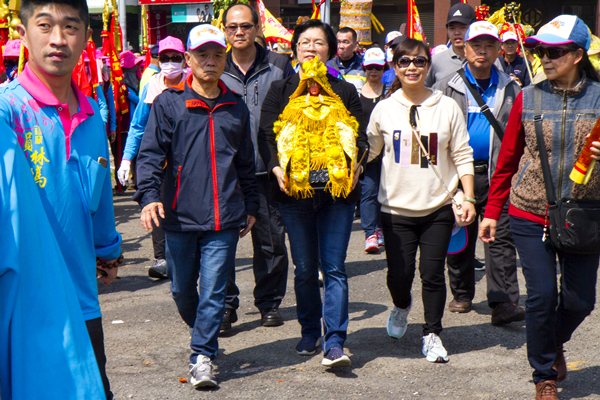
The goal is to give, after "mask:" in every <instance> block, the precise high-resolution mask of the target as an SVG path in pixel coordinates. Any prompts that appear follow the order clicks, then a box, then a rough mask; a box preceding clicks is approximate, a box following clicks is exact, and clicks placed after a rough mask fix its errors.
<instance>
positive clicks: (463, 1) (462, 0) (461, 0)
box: [460, 0, 469, 4]
mask: <svg viewBox="0 0 600 400" xmlns="http://www.w3.org/2000/svg"><path fill="white" fill-rule="evenodd" d="M460 2H461V3H465V4H469V2H468V1H467V0H460Z"/></svg>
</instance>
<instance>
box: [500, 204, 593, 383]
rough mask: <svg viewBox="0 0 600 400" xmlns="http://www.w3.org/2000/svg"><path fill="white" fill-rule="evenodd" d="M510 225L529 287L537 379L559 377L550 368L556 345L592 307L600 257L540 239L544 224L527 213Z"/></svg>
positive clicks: (528, 315) (531, 346) (529, 329)
mask: <svg viewBox="0 0 600 400" xmlns="http://www.w3.org/2000/svg"><path fill="white" fill-rule="evenodd" d="M510 229H511V232H512V235H513V239H514V241H515V245H516V246H517V251H518V252H519V257H520V259H521V266H522V267H523V275H524V276H525V284H526V286H527V301H526V302H525V307H526V312H525V323H526V326H527V328H526V329H527V357H528V358H529V364H530V365H531V367H532V368H533V369H534V372H533V381H534V382H535V383H538V382H541V381H545V380H556V376H557V372H556V370H554V369H552V365H553V364H554V361H555V357H556V347H557V346H559V345H561V344H563V343H566V342H568V341H569V339H571V335H572V334H573V332H574V331H575V329H577V327H578V326H579V325H580V324H581V323H582V322H583V320H584V319H585V317H587V316H588V315H590V313H591V312H592V310H593V309H594V303H595V302H596V279H597V274H598V262H599V258H600V256H599V255H598V254H594V255H579V254H571V253H563V252H557V251H556V250H555V249H554V247H552V245H551V243H550V240H549V239H548V240H546V241H545V242H542V234H543V226H542V225H540V224H538V223H535V222H532V221H528V220H526V219H523V218H517V217H513V216H511V217H510ZM556 256H558V260H559V262H560V268H561V276H560V292H559V291H558V285H557V280H556Z"/></svg>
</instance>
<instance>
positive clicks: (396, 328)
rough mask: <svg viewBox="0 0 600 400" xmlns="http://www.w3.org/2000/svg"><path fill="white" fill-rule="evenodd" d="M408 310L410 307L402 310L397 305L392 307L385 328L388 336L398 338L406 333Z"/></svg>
mask: <svg viewBox="0 0 600 400" xmlns="http://www.w3.org/2000/svg"><path fill="white" fill-rule="evenodd" d="M409 312H410V307H408V308H407V309H406V310H403V309H401V308H398V307H394V309H393V310H392V312H391V313H390V316H389V317H388V320H387V325H386V330H387V334H388V336H389V337H391V338H392V339H400V338H401V337H402V336H404V334H405V333H406V328H407V326H408V313H409Z"/></svg>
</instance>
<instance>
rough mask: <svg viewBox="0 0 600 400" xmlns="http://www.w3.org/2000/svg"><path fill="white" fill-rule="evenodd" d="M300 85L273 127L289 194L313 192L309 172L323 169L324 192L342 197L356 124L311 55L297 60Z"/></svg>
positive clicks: (350, 176)
mask: <svg viewBox="0 0 600 400" xmlns="http://www.w3.org/2000/svg"><path fill="white" fill-rule="evenodd" d="M302 70H303V71H304V73H302V74H301V77H300V84H299V85H298V89H296V91H295V92H294V94H292V95H291V96H290V102H289V103H288V105H287V106H286V107H285V109H284V110H283V112H282V113H281V115H280V116H279V119H278V121H277V122H275V125H274V128H273V130H274V132H275V133H276V134H277V138H276V140H277V151H278V158H279V165H280V166H281V168H282V169H283V170H284V171H288V165H289V175H290V176H289V180H288V190H289V193H290V195H291V196H293V197H295V198H297V199H298V198H300V197H301V198H309V197H312V195H313V194H314V189H313V187H312V185H311V183H310V176H311V171H319V170H325V169H326V170H327V175H328V177H329V181H328V182H327V184H326V186H325V191H329V192H330V193H331V195H332V196H334V197H347V196H348V194H350V192H351V189H352V180H353V178H354V164H355V163H356V162H357V160H356V154H357V148H356V136H357V131H358V122H357V121H356V119H355V118H354V117H353V116H352V115H350V113H349V112H348V110H347V109H346V107H345V106H344V103H343V102H342V100H341V99H340V98H339V97H338V95H337V94H335V93H334V92H333V90H332V89H331V85H329V81H328V80H327V67H326V66H325V64H323V63H322V62H320V61H319V58H318V57H315V58H314V59H312V60H311V61H308V62H305V63H304V64H302Z"/></svg>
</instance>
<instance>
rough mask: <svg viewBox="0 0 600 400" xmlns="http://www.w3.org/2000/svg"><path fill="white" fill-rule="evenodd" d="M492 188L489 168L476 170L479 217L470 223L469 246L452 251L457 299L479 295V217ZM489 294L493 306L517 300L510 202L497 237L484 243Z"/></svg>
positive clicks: (450, 270) (452, 288)
mask: <svg viewBox="0 0 600 400" xmlns="http://www.w3.org/2000/svg"><path fill="white" fill-rule="evenodd" d="M489 190H490V186H489V178H488V175H487V171H485V172H476V173H475V199H476V200H477V204H476V205H475V210H476V211H477V218H476V220H475V221H474V222H473V223H472V224H471V225H469V226H467V236H468V242H467V247H466V248H465V249H464V250H463V251H461V252H460V253H457V254H449V255H448V278H449V281H450V291H451V292H452V295H453V296H454V298H455V299H456V300H457V301H472V300H473V298H474V297H475V270H474V266H475V265H474V264H475V246H476V244H477V235H478V230H479V221H480V220H481V219H483V215H484V214H485V206H486V205H487V199H488V193H489ZM484 252H485V270H486V279H487V298H488V304H489V306H490V307H494V306H495V305H496V304H498V303H517V302H518V301H519V283H518V281H517V256H516V250H515V244H514V242H513V239H512V235H511V233H510V226H509V223H508V203H507V204H506V205H505V206H504V209H503V211H502V217H501V218H500V221H498V227H497V231H496V240H494V241H493V242H491V243H489V244H488V243H485V244H484Z"/></svg>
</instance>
